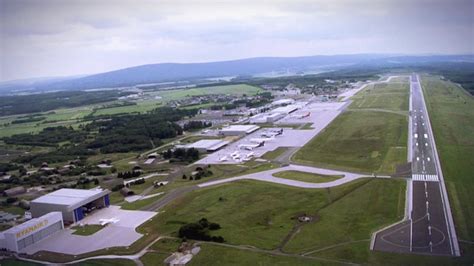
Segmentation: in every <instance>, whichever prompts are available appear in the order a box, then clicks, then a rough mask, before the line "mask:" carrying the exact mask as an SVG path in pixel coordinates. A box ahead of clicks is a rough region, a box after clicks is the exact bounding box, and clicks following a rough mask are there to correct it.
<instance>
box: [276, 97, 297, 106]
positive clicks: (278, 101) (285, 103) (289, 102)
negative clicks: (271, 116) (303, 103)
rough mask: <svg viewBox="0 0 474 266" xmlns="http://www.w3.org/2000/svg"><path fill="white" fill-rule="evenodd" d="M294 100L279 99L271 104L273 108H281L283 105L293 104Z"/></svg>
mask: <svg viewBox="0 0 474 266" xmlns="http://www.w3.org/2000/svg"><path fill="white" fill-rule="evenodd" d="M294 103H295V100H294V99H280V100H276V101H274V102H272V105H273V106H283V105H289V104H294Z"/></svg>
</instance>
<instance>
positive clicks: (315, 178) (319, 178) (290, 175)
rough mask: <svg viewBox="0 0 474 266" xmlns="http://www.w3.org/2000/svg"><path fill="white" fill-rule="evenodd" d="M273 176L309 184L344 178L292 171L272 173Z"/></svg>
mask: <svg viewBox="0 0 474 266" xmlns="http://www.w3.org/2000/svg"><path fill="white" fill-rule="evenodd" d="M273 176H275V177H281V178H286V179H291V180H296V181H303V182H310V183H326V182H331V181H334V180H338V179H340V178H343V177H344V176H337V175H319V174H313V173H306V172H301V171H293V170H289V171H282V172H278V173H274V174H273Z"/></svg>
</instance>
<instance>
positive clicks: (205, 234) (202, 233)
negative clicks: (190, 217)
mask: <svg viewBox="0 0 474 266" xmlns="http://www.w3.org/2000/svg"><path fill="white" fill-rule="evenodd" d="M219 229H221V226H220V225H219V224H218V223H211V222H209V221H208V220H207V219H206V218H202V219H201V220H199V221H198V222H197V223H188V224H185V225H183V226H181V227H180V228H179V232H178V235H179V237H180V238H186V239H194V240H202V241H212V242H218V243H223V242H224V238H223V237H222V236H210V235H209V233H210V232H209V231H215V230H219Z"/></svg>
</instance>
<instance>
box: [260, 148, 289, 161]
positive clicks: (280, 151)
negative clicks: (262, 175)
mask: <svg viewBox="0 0 474 266" xmlns="http://www.w3.org/2000/svg"><path fill="white" fill-rule="evenodd" d="M287 150H288V148H287V147H278V148H276V149H274V150H273V151H268V152H266V153H265V154H263V156H262V159H265V160H275V159H276V158H278V156H280V155H282V154H283V153H285V152H286V151H287Z"/></svg>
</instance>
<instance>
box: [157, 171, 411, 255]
mask: <svg viewBox="0 0 474 266" xmlns="http://www.w3.org/2000/svg"><path fill="white" fill-rule="evenodd" d="M384 182H388V183H384ZM382 184H384V185H382ZM366 186H367V188H366V189H361V190H359V189H357V188H361V187H362V188H363V187H366ZM403 186H404V183H403V182H399V181H387V180H370V179H363V180H359V181H356V182H352V183H349V184H346V185H342V186H339V187H335V188H330V189H320V190H319V189H318V190H309V189H298V188H292V187H287V186H281V185H275V184H267V183H262V182H255V181H239V182H235V183H233V184H224V185H220V186H218V187H211V188H206V189H201V190H198V191H195V192H192V193H190V194H188V195H187V196H185V197H183V198H180V199H177V200H176V201H174V202H173V203H171V204H170V205H168V206H167V207H166V208H165V209H164V212H162V215H161V217H160V219H158V220H157V221H155V222H154V223H155V225H154V227H156V229H157V230H159V231H160V232H162V233H166V234H171V235H175V234H176V232H177V230H178V229H179V227H180V226H181V225H182V224H185V223H188V222H191V221H195V220H199V219H201V218H203V217H205V218H207V219H209V220H210V221H213V222H217V223H219V224H220V225H221V226H222V229H220V230H219V231H218V232H217V233H218V234H219V235H222V236H223V237H224V239H225V240H226V242H227V243H230V244H239V245H251V246H256V247H259V248H263V249H274V248H276V247H278V246H279V245H280V243H281V241H282V240H283V239H284V238H285V236H286V235H287V234H288V233H289V232H290V231H291V230H292V228H293V226H294V225H295V224H296V221H295V217H296V216H298V215H300V214H302V213H309V214H314V215H321V214H319V210H324V209H325V208H328V206H332V204H335V203H336V202H338V200H339V199H342V198H344V197H346V196H347V197H349V196H350V195H352V196H350V200H347V201H348V202H349V201H360V203H359V204H360V205H359V206H363V208H362V209H360V210H358V213H357V215H359V216H363V217H360V218H359V217H356V218H358V219H355V220H354V222H352V225H353V227H352V228H363V229H367V230H370V229H375V228H378V226H381V225H384V224H385V223H386V222H387V221H392V220H391V219H390V218H391V217H398V212H397V208H398V204H402V205H403V199H402V200H401V203H400V202H399V201H400V199H399V198H398V197H399V196H402V198H403V197H404V194H403V193H401V195H400V193H399V190H400V189H403ZM372 190H373V191H372ZM358 191H361V192H358ZM368 191H371V193H367V192H368ZM368 196H372V197H378V198H377V199H376V200H377V202H378V201H380V203H382V202H383V204H375V205H373V206H370V202H367V201H366V200H364V199H365V198H366V197H368ZM364 204H368V206H364ZM392 205H395V206H392ZM344 206H345V205H344ZM344 206H342V207H344ZM334 208H336V210H337V207H334ZM365 209H371V210H372V211H371V212H364V210H365ZM236 210H238V211H236ZM345 211H347V210H346V209H343V210H338V213H339V215H340V217H341V219H343V218H344V219H345V221H347V220H349V219H350V218H351V219H352V218H354V217H350V216H344V215H343V212H345ZM402 211H403V207H402ZM392 212H393V213H392ZM386 213H391V214H390V215H388V218H383V216H385V214H386ZM366 215H367V216H368V217H366ZM381 217H382V218H381ZM367 221H372V222H370V223H367ZM318 224H319V222H318ZM325 226H329V225H327V224H326V225H325ZM329 228H331V227H329ZM321 229H322V228H321ZM321 241H323V240H321ZM327 241H328V242H330V243H328V245H329V244H332V241H329V240H327Z"/></svg>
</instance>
